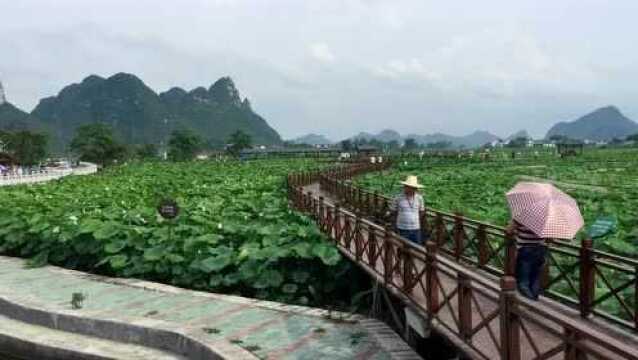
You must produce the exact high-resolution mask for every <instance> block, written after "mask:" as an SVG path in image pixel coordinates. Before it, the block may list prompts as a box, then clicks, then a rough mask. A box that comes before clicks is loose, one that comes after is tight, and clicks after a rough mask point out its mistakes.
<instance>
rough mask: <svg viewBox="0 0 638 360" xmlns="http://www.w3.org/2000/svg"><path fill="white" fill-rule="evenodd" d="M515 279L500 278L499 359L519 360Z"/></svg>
mask: <svg viewBox="0 0 638 360" xmlns="http://www.w3.org/2000/svg"><path fill="white" fill-rule="evenodd" d="M516 301H517V300H516V279H515V278H514V277H513V276H508V275H505V276H503V277H502V278H501V294H500V311H501V313H500V331H501V359H503V360H520V358H521V347H520V328H521V322H520V321H521V320H520V317H519V316H518V314H517V310H518V309H517V306H518V304H517V302H516Z"/></svg>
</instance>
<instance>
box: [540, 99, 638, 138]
mask: <svg viewBox="0 0 638 360" xmlns="http://www.w3.org/2000/svg"><path fill="white" fill-rule="evenodd" d="M635 133H638V124H636V123H635V122H633V121H632V120H630V119H628V118H627V117H625V116H624V115H623V114H622V113H621V112H620V110H618V108H616V107H615V106H607V107H603V108H600V109H598V110H596V111H593V112H591V113H589V114H587V115H585V116H583V117H580V118H578V119H576V120H574V121H572V122H560V123H558V124H556V125H554V126H553V127H552V128H551V129H550V130H549V131H548V132H547V136H546V137H547V138H550V137H552V136H566V137H568V138H571V139H579V140H611V139H613V138H619V139H623V138H625V137H626V136H628V135H632V134H635Z"/></svg>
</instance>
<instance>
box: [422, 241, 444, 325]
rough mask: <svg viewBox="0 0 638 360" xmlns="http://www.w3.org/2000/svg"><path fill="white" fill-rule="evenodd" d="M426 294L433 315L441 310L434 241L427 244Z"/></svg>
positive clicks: (429, 309)
mask: <svg viewBox="0 0 638 360" xmlns="http://www.w3.org/2000/svg"><path fill="white" fill-rule="evenodd" d="M425 249H426V252H425V296H426V302H427V307H428V311H429V312H430V313H431V314H432V315H433V314H436V313H437V312H438V311H439V306H440V303H439V282H438V280H437V278H438V277H437V274H436V267H437V264H436V252H437V245H436V243H435V242H433V241H428V242H427V243H426V244H425Z"/></svg>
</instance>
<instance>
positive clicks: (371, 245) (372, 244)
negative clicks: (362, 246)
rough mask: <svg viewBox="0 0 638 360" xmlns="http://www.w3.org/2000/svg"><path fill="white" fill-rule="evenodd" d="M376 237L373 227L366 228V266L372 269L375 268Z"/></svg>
mask: <svg viewBox="0 0 638 360" xmlns="http://www.w3.org/2000/svg"><path fill="white" fill-rule="evenodd" d="M376 257H377V235H376V230H375V229H374V228H373V227H370V228H368V264H370V266H371V267H372V268H373V269H376V268H377V260H376Z"/></svg>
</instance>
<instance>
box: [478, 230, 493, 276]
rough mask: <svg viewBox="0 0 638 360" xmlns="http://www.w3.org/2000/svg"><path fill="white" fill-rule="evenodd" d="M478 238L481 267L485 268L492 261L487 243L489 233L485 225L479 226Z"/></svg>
mask: <svg viewBox="0 0 638 360" xmlns="http://www.w3.org/2000/svg"><path fill="white" fill-rule="evenodd" d="M476 237H477V238H478V252H479V253H478V260H479V267H480V268H483V267H485V266H487V263H488V262H489V261H490V255H489V245H488V243H487V231H486V229H485V225H479V228H478V230H476Z"/></svg>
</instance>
